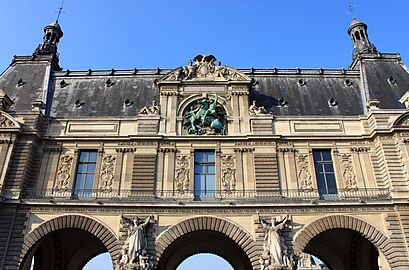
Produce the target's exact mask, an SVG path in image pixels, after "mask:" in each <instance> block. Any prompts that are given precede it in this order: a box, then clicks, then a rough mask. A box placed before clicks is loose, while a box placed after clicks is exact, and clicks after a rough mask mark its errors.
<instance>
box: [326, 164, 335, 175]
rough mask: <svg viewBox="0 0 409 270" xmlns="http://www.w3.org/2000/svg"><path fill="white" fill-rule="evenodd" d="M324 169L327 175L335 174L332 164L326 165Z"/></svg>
mask: <svg viewBox="0 0 409 270" xmlns="http://www.w3.org/2000/svg"><path fill="white" fill-rule="evenodd" d="M324 168H325V172H326V173H328V172H334V167H333V166H332V164H325V165H324Z"/></svg>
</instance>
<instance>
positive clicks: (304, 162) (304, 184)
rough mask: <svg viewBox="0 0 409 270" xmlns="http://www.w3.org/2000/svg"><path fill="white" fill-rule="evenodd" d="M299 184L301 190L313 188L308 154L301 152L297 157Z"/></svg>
mask: <svg viewBox="0 0 409 270" xmlns="http://www.w3.org/2000/svg"><path fill="white" fill-rule="evenodd" d="M297 175H298V185H299V188H300V189H301V190H312V189H313V186H312V179H311V178H312V177H311V173H310V166H309V164H308V155H303V154H300V155H298V157H297Z"/></svg>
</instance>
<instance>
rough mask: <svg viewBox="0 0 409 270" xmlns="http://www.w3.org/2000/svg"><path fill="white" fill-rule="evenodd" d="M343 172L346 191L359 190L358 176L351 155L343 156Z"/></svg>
mask: <svg viewBox="0 0 409 270" xmlns="http://www.w3.org/2000/svg"><path fill="white" fill-rule="evenodd" d="M341 172H342V179H343V180H344V187H345V188H346V189H357V188H358V185H357V181H356V175H355V172H354V167H353V164H352V159H351V155H348V154H343V155H342V156H341Z"/></svg>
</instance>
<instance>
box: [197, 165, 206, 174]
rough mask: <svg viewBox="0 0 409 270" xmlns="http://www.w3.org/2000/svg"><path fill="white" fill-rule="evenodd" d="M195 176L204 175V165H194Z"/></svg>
mask: <svg viewBox="0 0 409 270" xmlns="http://www.w3.org/2000/svg"><path fill="white" fill-rule="evenodd" d="M195 174H204V165H195Z"/></svg>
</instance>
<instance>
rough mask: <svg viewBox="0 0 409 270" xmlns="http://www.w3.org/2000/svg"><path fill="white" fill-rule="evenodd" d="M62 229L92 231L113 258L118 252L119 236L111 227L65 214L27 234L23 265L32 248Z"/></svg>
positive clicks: (85, 218)
mask: <svg viewBox="0 0 409 270" xmlns="http://www.w3.org/2000/svg"><path fill="white" fill-rule="evenodd" d="M61 229H80V230H84V231H86V232H89V233H91V234H92V235H94V236H95V237H96V238H98V239H99V240H100V241H101V242H102V243H103V244H104V246H105V247H106V249H107V250H108V252H109V254H110V255H111V258H112V260H113V259H114V256H115V255H116V253H117V252H116V251H117V248H118V245H117V237H116V236H115V234H114V233H113V232H112V231H111V230H110V229H109V228H107V227H106V226H104V225H103V224H101V223H100V222H98V221H96V220H94V219H92V218H89V217H86V216H80V215H65V216H61V217H57V218H53V219H51V220H48V221H46V222H43V223H42V224H41V225H40V226H39V227H37V228H35V229H34V230H32V231H31V232H29V233H28V234H27V235H26V236H25V238H24V243H23V247H22V251H21V253H20V264H21V265H22V264H23V263H24V260H25V259H26V257H27V255H28V254H29V253H30V251H31V249H33V248H34V247H35V245H36V244H37V243H38V242H39V241H40V240H41V239H42V238H43V237H44V236H46V235H48V234H50V233H52V232H54V231H57V230H61Z"/></svg>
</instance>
